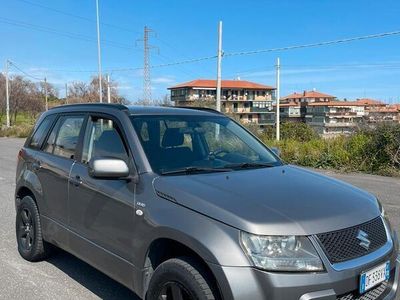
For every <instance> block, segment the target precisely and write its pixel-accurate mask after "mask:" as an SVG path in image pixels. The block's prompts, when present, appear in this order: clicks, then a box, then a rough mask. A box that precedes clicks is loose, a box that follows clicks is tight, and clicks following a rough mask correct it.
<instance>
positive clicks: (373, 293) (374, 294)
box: [336, 281, 389, 300]
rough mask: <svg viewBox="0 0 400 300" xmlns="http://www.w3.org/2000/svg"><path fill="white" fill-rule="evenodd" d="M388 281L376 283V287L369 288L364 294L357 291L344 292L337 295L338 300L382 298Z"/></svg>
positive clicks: (374, 299)
mask: <svg viewBox="0 0 400 300" xmlns="http://www.w3.org/2000/svg"><path fill="white" fill-rule="evenodd" d="M388 286H389V283H388V282H387V281H385V282H383V283H381V284H380V285H378V286H377V287H376V288H373V289H372V290H369V291H368V292H366V293H365V294H362V295H360V294H358V292H352V293H349V294H345V295H342V296H339V297H338V298H336V299H338V300H378V299H382V298H383V297H384V296H385V295H386V294H387V290H388Z"/></svg>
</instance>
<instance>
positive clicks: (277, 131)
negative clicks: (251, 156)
mask: <svg viewBox="0 0 400 300" xmlns="http://www.w3.org/2000/svg"><path fill="white" fill-rule="evenodd" d="M280 69H281V62H280V60H279V57H278V58H277V60H276V96H275V97H276V140H277V141H279V140H280V139H281V132H280V129H281V128H280V127H281V124H280V122H281V118H280V113H281V110H280V97H281V96H280V88H281V87H280Z"/></svg>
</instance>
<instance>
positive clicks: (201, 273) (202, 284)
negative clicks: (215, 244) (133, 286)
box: [146, 257, 218, 300]
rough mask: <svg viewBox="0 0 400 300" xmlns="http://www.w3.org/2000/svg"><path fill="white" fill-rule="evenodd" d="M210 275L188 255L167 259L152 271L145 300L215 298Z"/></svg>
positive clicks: (211, 299) (210, 299)
mask: <svg viewBox="0 0 400 300" xmlns="http://www.w3.org/2000/svg"><path fill="white" fill-rule="evenodd" d="M215 290H216V289H215V287H214V284H213V280H212V279H211V276H210V275H209V274H208V272H207V271H206V269H205V268H204V267H203V266H202V265H201V264H199V263H198V262H197V261H196V260H194V259H192V258H189V257H180V258H172V259H169V260H167V261H165V262H163V263H162V264H160V265H159V266H158V267H157V269H156V270H155V271H154V273H153V275H152V277H151V280H150V283H149V289H148V291H147V297H146V299H147V300H161V299H163V300H164V299H165V300H176V299H179V300H189V299H190V300H192V299H193V300H215V299H218V297H217V293H216V292H215Z"/></svg>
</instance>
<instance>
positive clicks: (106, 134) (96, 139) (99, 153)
mask: <svg viewBox="0 0 400 300" xmlns="http://www.w3.org/2000/svg"><path fill="white" fill-rule="evenodd" d="M93 157H113V158H119V159H123V160H125V161H126V160H127V158H128V154H127V151H126V148H125V145H124V142H123V139H122V137H121V134H120V130H119V128H118V126H117V124H116V123H115V122H113V121H112V120H110V119H105V118H92V119H91V120H90V121H89V124H88V126H87V128H86V134H85V141H84V146H83V152H82V162H83V163H87V162H89V161H90V159H91V158H93Z"/></svg>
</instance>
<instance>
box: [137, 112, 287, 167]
mask: <svg viewBox="0 0 400 300" xmlns="http://www.w3.org/2000/svg"><path fill="white" fill-rule="evenodd" d="M131 119H132V123H133V126H134V128H135V130H136V132H137V134H138V136H139V139H140V141H141V143H142V146H143V149H144V151H145V153H146V155H147V158H148V160H149V162H150V164H151V167H152V168H153V171H155V172H156V173H159V174H167V173H168V174H171V172H172V173H173V172H174V171H177V170H189V169H190V171H191V172H190V173H193V171H195V170H200V169H201V170H203V171H207V172H209V171H211V172H212V170H218V169H219V170H220V169H226V168H229V169H237V168H252V167H254V168H260V167H273V166H277V165H281V164H282V163H281V161H280V160H279V159H277V158H276V156H275V155H274V154H273V153H272V152H271V151H270V150H269V149H267V148H266V147H265V146H264V145H263V144H262V143H260V142H259V141H258V140H257V139H255V138H254V137H253V136H252V135H250V134H249V133H248V132H247V131H246V130H244V129H243V128H242V127H241V126H239V125H238V124H236V123H235V122H234V121H232V120H231V119H229V118H227V117H223V116H200V115H164V116H160V115H155V116H151V115H144V116H132V117H131Z"/></svg>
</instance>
